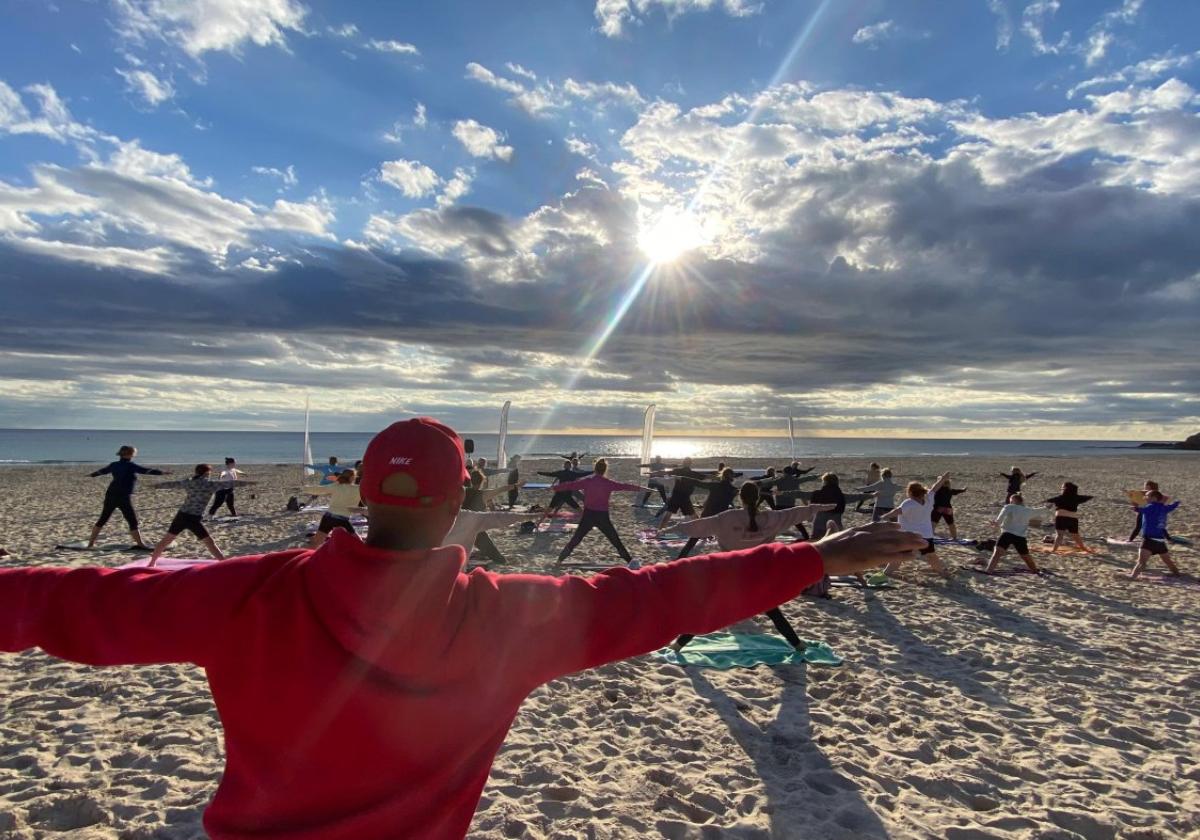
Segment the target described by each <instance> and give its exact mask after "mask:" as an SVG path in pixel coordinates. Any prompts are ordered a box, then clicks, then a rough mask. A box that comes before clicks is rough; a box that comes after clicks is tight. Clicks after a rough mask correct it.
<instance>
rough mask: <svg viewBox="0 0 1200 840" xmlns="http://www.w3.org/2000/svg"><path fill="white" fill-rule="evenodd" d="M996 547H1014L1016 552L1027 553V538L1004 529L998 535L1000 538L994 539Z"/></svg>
mask: <svg viewBox="0 0 1200 840" xmlns="http://www.w3.org/2000/svg"><path fill="white" fill-rule="evenodd" d="M996 548H1015V549H1016V550H1017V554H1020V555H1022V556H1024V555H1026V554H1028V553H1029V540H1028V539H1026V538H1025V537H1018V536H1017V535H1016V534H1010V533H1008V532H1007V531H1005V532H1004V533H1003V534H1001V535H1000V539H998V540H996Z"/></svg>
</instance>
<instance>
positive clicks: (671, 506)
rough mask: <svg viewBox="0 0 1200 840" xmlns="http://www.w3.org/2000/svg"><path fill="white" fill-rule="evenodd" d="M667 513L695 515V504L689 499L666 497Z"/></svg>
mask: <svg viewBox="0 0 1200 840" xmlns="http://www.w3.org/2000/svg"><path fill="white" fill-rule="evenodd" d="M666 512H667V513H682V514H683V515H684V516H695V515H696V506H695V505H693V504H692V500H691V499H667V506H666Z"/></svg>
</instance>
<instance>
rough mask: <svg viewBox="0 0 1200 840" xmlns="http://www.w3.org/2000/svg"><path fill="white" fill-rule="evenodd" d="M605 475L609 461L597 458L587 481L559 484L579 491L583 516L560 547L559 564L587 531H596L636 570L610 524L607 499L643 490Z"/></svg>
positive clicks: (634, 563)
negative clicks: (581, 496) (621, 492)
mask: <svg viewBox="0 0 1200 840" xmlns="http://www.w3.org/2000/svg"><path fill="white" fill-rule="evenodd" d="M607 473H608V461H606V460H605V459H604V458H600V459H599V460H598V461H596V465H595V467H594V472H593V473H592V474H591V475H589V476H588V477H587V478H581V479H579V480H578V481H571V482H568V483H567V484H565V485H562V486H563V489H565V490H579V491H581V492H582V493H583V516H581V517H580V518H579V525H578V526H577V527H576V528H575V533H574V534H572V535H571V539H569V540H568V541H567V544H566V545H565V546H563V550H562V551H560V552H559V553H558V561H557V562H558V563H562V562H563V561H564V560H566V559H567V558H568V557H570V556H571V552H573V551H574V550H575V548H576V547H577V546H578V545H579V543H581V542H582V541H583V538H584V537H586V536H587V535H588V532H589V531H591V530H592V529H593V528H596V529H597V530H599V531H600V533H601V534H603V535H604V536H606V537H608V541H609V542H610V543H612V546H613V548H615V549H616V550H617V554H619V555H621V559H622V560H624V561H625V562H626V563H629V564H630V566H631V567H634V568H636V562H635V561H634V559H633V555H631V554H630V553H629V549H627V548H626V547H625V543H623V542H621V536H620V534H618V533H617V529H616V527H615V526H614V525H613V522H612V517H611V516H610V515H609V512H608V506H609V497H610V496H612V494H613V493H616V492H620V491H628V492H631V493H640V492H642V491H643V490H645V489H646V488H645V487H642V486H641V485H638V484H624V483H622V482H619V481H613V480H612V479H610V478H609V477H608V475H607Z"/></svg>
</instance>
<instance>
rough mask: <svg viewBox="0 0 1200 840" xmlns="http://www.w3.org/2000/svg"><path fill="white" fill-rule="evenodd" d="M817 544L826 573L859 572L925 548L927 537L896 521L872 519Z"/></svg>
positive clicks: (822, 539)
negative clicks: (902, 527) (869, 522)
mask: <svg viewBox="0 0 1200 840" xmlns="http://www.w3.org/2000/svg"><path fill="white" fill-rule="evenodd" d="M813 546H814V547H815V548H816V549H817V550H818V551H820V552H821V559H822V560H824V561H825V574H827V575H856V574H859V573H860V572H865V571H866V570H867V569H874V568H876V567H877V566H883V565H886V564H887V563H889V562H891V561H892V560H897V559H905V558H907V557H908V555H910V554H912V552H914V551H919V550H920V549H922V548H924V547H925V538H924V537H922V536H920V535H918V534H914V533H912V532H911V531H905V530H903V529H901V527H900V526H899V525H898V524H897V523H895V522H872V523H871V524H869V525H863V526H861V527H853V528H847V529H846V530H844V531H838V532H837V533H835V534H828V535H826V536H825V537H823V538H821V539H819V540H817V541H816V542H815V543H813Z"/></svg>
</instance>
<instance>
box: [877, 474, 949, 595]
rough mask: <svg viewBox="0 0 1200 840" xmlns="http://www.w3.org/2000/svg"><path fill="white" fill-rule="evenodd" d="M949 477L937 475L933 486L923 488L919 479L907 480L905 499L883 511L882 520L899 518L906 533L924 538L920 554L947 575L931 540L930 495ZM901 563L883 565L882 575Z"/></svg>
mask: <svg viewBox="0 0 1200 840" xmlns="http://www.w3.org/2000/svg"><path fill="white" fill-rule="evenodd" d="M949 480H950V476H949V475H942V476H938V480H937V481H935V482H934V483H933V486H932V487H929V488H926V487H925V485H924V484H922V483H921V482H919V481H910V482H909V483H908V487H906V488H905V494H906V495H907V497H908V498H906V499H905V500H904V501H903V502H901V503H900V507H898V508H896V509H895V510H892V511H890V512H889V513H886V514H884V515H883V516H882V517H881V519H885V520H886V519H899V521H900V527H901V528H903V529H904V530H905V531H908V532H909V533H912V534H916V535H917V536H919V537H921V538H922V539H923V540H925V546H924V548H922V549H920V552H921V556H922V557H924V558H925V562H927V563H928V564H929V567H930V568H931V569H933V570H934V571H935V572H937V573H938V574H939V575H941V576H942V577H950V576H951V573H950V570H949V569H947V568H946V564H945V563H943V562H942V558H940V557H938V553H937V546H936V545H934V543H933V497H934V494H935V493H937V491H938V488H939V487H941V486H942V485H943V484H945V483H946V482H947V481H949ZM901 563H903V560H902V559H899V558H897V559H896V560H894V561H892V562H891V563H889V564H888V565H887V566H885V567H884V569H883V571H884V574H891V573H892V571H893V569H898V568H899V567H900V565H901Z"/></svg>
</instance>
